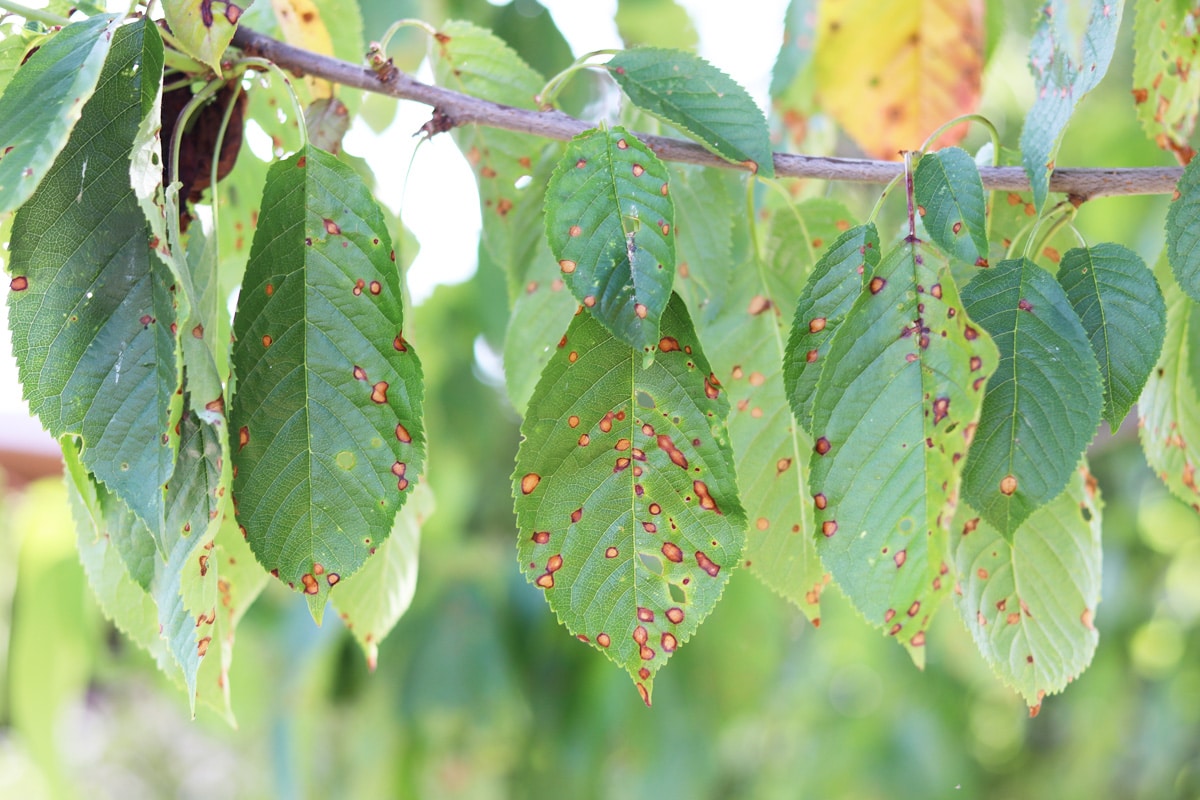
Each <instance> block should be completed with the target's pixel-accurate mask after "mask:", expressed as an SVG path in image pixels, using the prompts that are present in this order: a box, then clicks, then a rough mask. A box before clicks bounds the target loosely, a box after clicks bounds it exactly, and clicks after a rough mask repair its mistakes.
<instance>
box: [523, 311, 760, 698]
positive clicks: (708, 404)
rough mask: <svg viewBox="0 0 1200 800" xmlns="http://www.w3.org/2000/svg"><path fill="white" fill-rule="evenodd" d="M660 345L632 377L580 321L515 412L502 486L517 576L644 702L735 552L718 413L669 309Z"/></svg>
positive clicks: (710, 385)
mask: <svg viewBox="0 0 1200 800" xmlns="http://www.w3.org/2000/svg"><path fill="white" fill-rule="evenodd" d="M662 334H663V339H662V343H661V345H660V347H659V350H658V357H657V358H656V359H655V360H654V361H653V363H651V364H649V365H643V360H642V357H641V353H640V352H639V351H637V350H633V349H631V348H630V347H629V346H628V345H626V344H624V343H623V342H621V341H619V340H618V339H616V338H614V337H613V336H612V334H611V333H610V332H609V331H608V330H607V329H606V328H605V327H604V326H603V325H601V324H600V323H599V322H598V321H596V320H595V319H594V318H593V317H592V316H591V315H590V314H588V313H586V312H581V313H580V314H579V315H578V316H577V317H576V318H575V320H574V321H573V322H572V323H571V325H570V327H569V328H568V329H567V333H566V336H565V341H564V343H563V346H562V347H561V348H559V349H558V350H557V351H556V352H555V354H554V356H553V357H552V358H551V359H550V363H549V364H548V365H547V366H546V370H545V372H543V373H542V379H541V381H540V382H539V383H538V386H537V390H536V391H535V392H534V395H533V399H532V400H531V401H530V403H529V410H528V412H527V413H526V416H525V422H524V424H523V425H522V426H521V433H522V435H523V437H524V438H523V441H522V442H521V447H520V450H519V451H518V453H517V468H516V471H515V473H514V474H513V485H514V489H513V493H514V496H515V497H516V511H517V526H518V528H519V531H520V532H519V538H518V543H517V555H518V558H519V559H520V561H521V569H522V571H523V572H524V573H525V577H526V578H527V579H528V580H529V581H531V582H533V583H534V584H535V585H536V586H538V587H539V588H541V589H542V590H544V591H545V594H546V599H547V601H548V602H549V603H550V607H551V608H553V609H554V611H555V613H557V615H558V618H559V620H560V621H562V623H563V624H565V625H566V626H567V629H568V630H569V631H570V632H571V633H573V634H575V635H576V636H578V637H580V638H583V639H585V640H586V641H587V642H588V643H590V644H591V645H592V646H593V647H595V648H597V649H599V650H601V651H602V652H604V653H605V654H606V655H607V656H608V657H609V658H611V659H612V660H613V661H615V662H616V663H617V664H619V665H620V666H621V667H623V668H625V669H626V670H628V672H629V674H630V675H631V676H632V677H633V679H634V682H635V683H636V685H637V687H638V692H639V693H640V694H641V696H642V699H643V700H644V701H645V702H646V703H649V702H650V696H651V690H652V683H653V676H654V673H655V672H657V671H658V670H659V669H660V668H661V667H662V666H663V665H664V664H666V662H667V659H668V658H670V656H671V654H672V653H674V652H675V650H676V648H677V647H679V646H680V645H682V644H683V643H684V642H686V641H687V640H688V639H689V638H690V637H691V635H692V634H693V633H694V632H695V631H696V628H697V626H698V625H699V624H700V622H701V620H703V619H704V617H706V616H707V615H708V613H709V612H711V611H712V609H713V607H714V606H715V605H716V602H717V600H718V599H719V598H720V595H721V592H722V590H723V589H724V586H725V582H726V581H727V580H728V578H729V572H730V570H731V569H733V568H735V567H736V566H737V564H738V561H739V558H740V556H741V552H742V547H743V544H744V534H743V524H744V519H745V517H744V513H743V511H742V509H741V506H740V504H739V502H738V498H737V486H736V483H735V479H734V471H733V456H732V453H731V452H730V449H729V440H728V434H727V433H726V431H725V427H724V422H723V420H724V418H725V415H726V413H727V412H728V409H729V406H728V404H727V402H726V401H725V398H724V396H723V393H722V392H721V390H720V388H719V387H718V386H717V383H716V380H715V378H714V377H713V375H712V373H711V372H710V371H709V367H708V363H707V362H706V361H705V359H704V357H703V354H702V353H701V352H700V349H699V344H698V342H697V340H696V335H695V332H694V331H693V329H692V325H691V321H690V319H689V318H688V315H687V309H686V307H684V305H683V302H682V301H681V300H679V299H678V298H677V297H676V298H674V299H672V301H671V304H670V305H669V306H668V307H667V311H666V313H665V314H663V322H662Z"/></svg>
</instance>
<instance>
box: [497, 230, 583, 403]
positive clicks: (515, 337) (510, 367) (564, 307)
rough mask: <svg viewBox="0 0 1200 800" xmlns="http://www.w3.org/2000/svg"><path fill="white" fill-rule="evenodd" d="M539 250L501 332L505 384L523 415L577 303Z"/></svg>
mask: <svg viewBox="0 0 1200 800" xmlns="http://www.w3.org/2000/svg"><path fill="white" fill-rule="evenodd" d="M537 241H538V242H539V243H541V245H542V246H541V247H539V248H537V250H536V253H537V256H536V258H535V259H534V262H533V265H532V266H531V267H530V269H529V272H528V274H527V275H526V277H527V279H528V281H527V282H526V284H525V288H524V289H522V290H521V292H520V294H518V295H517V298H516V300H514V301H513V306H512V313H511V314H510V315H509V318H508V328H507V329H506V330H505V333H504V385H505V388H506V389H507V390H508V399H509V401H510V402H511V403H512V405H513V408H515V409H516V410H517V412H518V413H521V414H523V413H524V412H525V407H526V406H527V405H529V398H530V397H532V396H533V390H534V388H535V387H536V386H537V381H538V376H539V375H541V373H542V370H543V369H544V368H545V367H546V364H548V363H549V362H550V357H551V356H552V355H553V354H554V350H555V345H556V344H557V343H558V340H557V339H555V338H554V337H556V336H561V335H562V331H563V329H565V328H566V326H567V323H569V322H570V321H571V315H572V314H574V313H575V310H576V309H577V308H579V304H578V303H577V302H576V301H575V298H574V297H572V296H571V293H570V292H568V291H567V289H566V284H565V283H564V282H563V279H562V276H561V274H560V272H559V269H558V265H557V264H555V263H554V256H552V255H551V254H550V251H549V249H547V248H546V247H545V244H544V241H545V240H544V239H543V238H542V237H541V236H538V237H537Z"/></svg>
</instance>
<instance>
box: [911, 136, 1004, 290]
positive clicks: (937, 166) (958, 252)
mask: <svg viewBox="0 0 1200 800" xmlns="http://www.w3.org/2000/svg"><path fill="white" fill-rule="evenodd" d="M913 194H914V196H915V197H916V201H917V209H918V211H919V212H920V214H921V221H922V222H923V224H924V225H925V230H926V231H928V232H929V238H930V239H932V240H933V243H934V244H936V245H937V246H938V247H940V248H941V249H942V251H943V252H945V253H946V255H948V256H950V257H952V258H957V259H958V260H959V261H962V262H963V263H966V264H974V265H975V266H979V267H986V266H987V263H988V238H987V201H986V200H985V198H984V194H983V182H982V181H981V180H980V179H979V169H978V168H977V167H976V166H975V160H974V159H973V158H971V156H969V155H968V154H967V152H966V151H965V150H963V149H962V148H959V147H947V148H946V149H944V150H939V151H937V152H936V153H927V154H925V155H923V156H921V160H920V161H918V162H917V169H916V172H915V173H914V175H913Z"/></svg>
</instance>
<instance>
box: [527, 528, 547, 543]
mask: <svg viewBox="0 0 1200 800" xmlns="http://www.w3.org/2000/svg"><path fill="white" fill-rule="evenodd" d="M530 538H531V539H533V542H534V544H546V543H547V542H549V541H550V531H537V532H535V533H534V534H533V536H532V537H530Z"/></svg>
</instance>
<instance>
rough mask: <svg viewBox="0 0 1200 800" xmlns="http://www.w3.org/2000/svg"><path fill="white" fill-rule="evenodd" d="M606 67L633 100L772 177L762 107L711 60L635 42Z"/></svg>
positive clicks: (716, 149)
mask: <svg viewBox="0 0 1200 800" xmlns="http://www.w3.org/2000/svg"><path fill="white" fill-rule="evenodd" d="M608 71H609V73H610V74H611V75H612V76H613V78H614V79H616V81H617V83H618V84H619V85H620V87H621V89H622V91H624V92H625V94H626V95H628V96H629V99H630V100H632V101H633V103H634V105H636V106H638V107H640V108H642V109H644V110H646V111H648V112H650V113H651V114H653V115H654V116H656V117H658V118H659V119H661V120H663V121H664V122H667V123H668V124H670V125H674V126H675V127H676V128H678V129H679V130H681V131H683V132H684V133H686V134H687V135H688V136H690V137H692V138H693V139H695V140H696V141H697V142H698V143H700V144H701V145H703V146H704V147H705V149H707V150H709V151H711V152H713V153H715V154H717V155H719V156H721V157H722V158H724V159H727V160H728V161H731V162H733V163H735V164H741V165H743V166H745V167H747V168H748V169H749V170H750V171H751V172H753V173H757V174H759V175H762V176H763V177H765V178H771V177H774V176H775V162H774V160H773V158H772V155H771V141H770V136H769V133H768V131H767V121H766V119H765V118H764V117H763V114H762V110H761V109H759V107H758V106H757V105H756V104H755V102H754V99H753V98H752V97H751V96H750V94H749V93H748V92H747V91H746V90H745V89H743V88H742V87H741V85H740V84H738V83H737V81H735V80H733V79H732V78H730V77H729V76H728V75H726V74H725V73H724V72H722V71H721V70H719V69H717V68H716V67H714V66H713V65H712V64H709V63H708V62H707V61H705V60H704V59H702V58H700V57H699V56H696V55H692V54H691V53H685V52H683V51H682V50H666V49H663V48H657V47H638V48H634V49H633V50H624V51H622V52H620V53H617V55H615V56H613V57H612V59H611V60H610V61H609V62H608Z"/></svg>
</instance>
